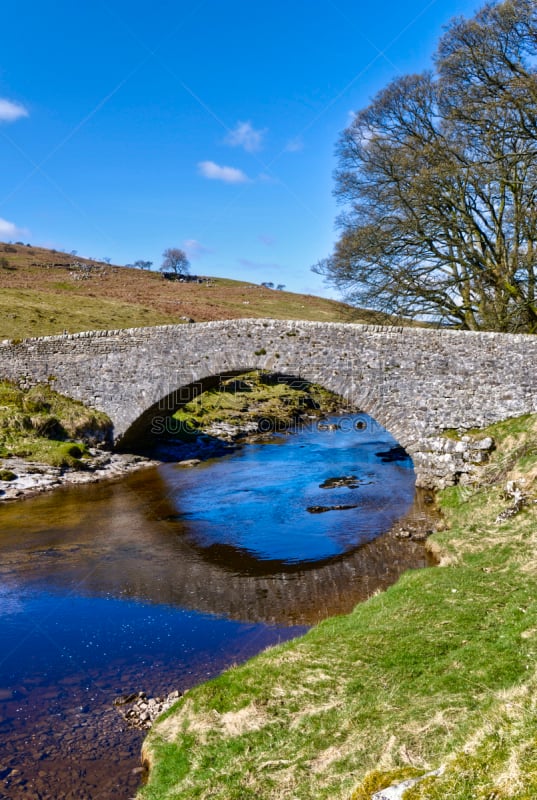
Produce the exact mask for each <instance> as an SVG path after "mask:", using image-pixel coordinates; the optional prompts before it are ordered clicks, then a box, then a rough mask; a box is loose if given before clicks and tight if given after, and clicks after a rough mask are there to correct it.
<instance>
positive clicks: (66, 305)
mask: <svg viewBox="0 0 537 800" xmlns="http://www.w3.org/2000/svg"><path fill="white" fill-rule="evenodd" d="M56 287H57V288H58V292H56V293H54V294H52V293H49V292H43V291H40V290H38V289H36V290H32V289H2V292H1V293H0V320H1V323H0V336H1V337H2V338H5V339H14V338H23V337H24V338H26V337H30V336H50V335H53V334H58V333H63V332H64V331H67V332H68V333H76V332H77V331H83V330H100V329H105V328H106V329H108V328H135V327H142V326H145V325H163V324H167V323H170V322H179V318H178V315H177V314H175V315H170V314H162V313H159V312H157V311H154V310H152V309H150V308H144V307H142V306H139V305H134V304H132V305H130V304H128V303H121V302H119V301H118V300H106V299H105V298H101V297H78V298H75V297H73V291H74V289H73V287H68V288H65V287H62V288H61V290H60V287H59V285H58V284H56ZM75 288H76V287H75ZM64 292H65V294H64Z"/></svg>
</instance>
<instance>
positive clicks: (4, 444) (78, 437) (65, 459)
mask: <svg viewBox="0 0 537 800" xmlns="http://www.w3.org/2000/svg"><path fill="white" fill-rule="evenodd" d="M110 431H111V422H110V420H109V418H108V417H107V416H106V414H103V413H101V412H99V411H94V410H93V409H90V408H87V407H86V406H84V405H83V404H82V403H79V402H77V401H76V400H71V399H70V398H68V397H64V396H63V395H61V394H59V393H58V392H55V391H54V390H53V389H52V388H51V387H50V386H49V385H46V384H39V385H37V386H33V387H32V388H31V389H28V390H24V389H20V388H19V387H18V386H16V385H15V384H13V383H11V382H9V381H0V459H5V461H4V465H3V466H2V464H1V462H0V480H6V479H7V480H9V473H10V470H9V459H10V457H13V456H17V457H20V458H25V459H28V460H29V461H38V462H40V463H42V464H49V465H50V466H54V467H77V468H79V467H80V466H81V465H82V463H83V462H82V461H81V459H82V458H83V457H84V456H85V455H87V446H86V443H87V442H88V441H95V440H97V441H102V440H106V438H107V436H108V435H109V434H110ZM2 476H3V477H2Z"/></svg>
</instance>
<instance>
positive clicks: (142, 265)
mask: <svg viewBox="0 0 537 800" xmlns="http://www.w3.org/2000/svg"><path fill="white" fill-rule="evenodd" d="M132 266H133V267H134V268H135V269H151V267H152V266H153V262H152V261H144V260H143V259H139V260H138V261H135V262H134V264H132Z"/></svg>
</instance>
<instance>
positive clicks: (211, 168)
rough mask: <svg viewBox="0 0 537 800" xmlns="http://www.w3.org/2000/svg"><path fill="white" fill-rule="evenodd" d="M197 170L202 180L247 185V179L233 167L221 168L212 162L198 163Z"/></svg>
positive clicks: (239, 170) (240, 170) (240, 171)
mask: <svg viewBox="0 0 537 800" xmlns="http://www.w3.org/2000/svg"><path fill="white" fill-rule="evenodd" d="M198 169H199V171H200V173H201V175H203V177H204V178H208V179H209V180H212V181H224V183H248V182H249V180H250V179H249V177H248V176H247V175H246V174H245V173H244V172H243V171H242V169H236V168H235V167H221V166H220V165H219V164H215V163H214V161H200V162H199V164H198Z"/></svg>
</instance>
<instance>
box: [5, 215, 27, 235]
mask: <svg viewBox="0 0 537 800" xmlns="http://www.w3.org/2000/svg"><path fill="white" fill-rule="evenodd" d="M23 233H25V231H24V230H23V229H22V228H17V226H16V225H15V224H14V223H13V222H8V221H7V219H2V217H0V239H14V238H15V237H16V236H20V235H21V234H23Z"/></svg>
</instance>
